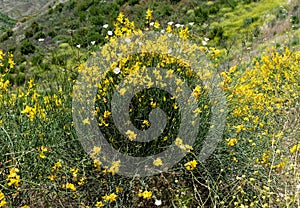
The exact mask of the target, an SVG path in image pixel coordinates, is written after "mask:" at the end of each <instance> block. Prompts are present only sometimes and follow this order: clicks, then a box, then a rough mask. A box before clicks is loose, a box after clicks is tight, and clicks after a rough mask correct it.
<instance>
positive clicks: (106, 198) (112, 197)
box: [102, 193, 118, 202]
mask: <svg viewBox="0 0 300 208" xmlns="http://www.w3.org/2000/svg"><path fill="white" fill-rule="evenodd" d="M117 197H118V195H117V194H115V193H112V194H110V195H105V196H102V199H103V200H104V201H105V202H108V201H110V202H114V201H116V199H117Z"/></svg>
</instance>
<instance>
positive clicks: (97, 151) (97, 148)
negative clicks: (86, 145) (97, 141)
mask: <svg viewBox="0 0 300 208" xmlns="http://www.w3.org/2000/svg"><path fill="white" fill-rule="evenodd" d="M93 152H94V153H95V154H100V152H101V147H98V146H94V149H93Z"/></svg>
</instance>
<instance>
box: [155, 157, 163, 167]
mask: <svg viewBox="0 0 300 208" xmlns="http://www.w3.org/2000/svg"><path fill="white" fill-rule="evenodd" d="M162 164H163V163H162V160H161V159H160V158H157V159H156V160H154V161H153V165H155V166H162Z"/></svg>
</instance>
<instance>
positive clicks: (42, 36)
mask: <svg viewBox="0 0 300 208" xmlns="http://www.w3.org/2000/svg"><path fill="white" fill-rule="evenodd" d="M45 37H46V35H45V33H44V32H38V33H37V34H35V36H34V39H36V40H37V39H40V38H45Z"/></svg>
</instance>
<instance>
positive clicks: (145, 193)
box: [138, 190, 152, 199]
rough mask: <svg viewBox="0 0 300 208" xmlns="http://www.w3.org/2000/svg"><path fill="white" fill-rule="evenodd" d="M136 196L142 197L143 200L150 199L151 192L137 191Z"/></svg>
mask: <svg viewBox="0 0 300 208" xmlns="http://www.w3.org/2000/svg"><path fill="white" fill-rule="evenodd" d="M138 196H139V197H143V198H144V199H151V197H152V192H151V191H142V190H139V194H138Z"/></svg>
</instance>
